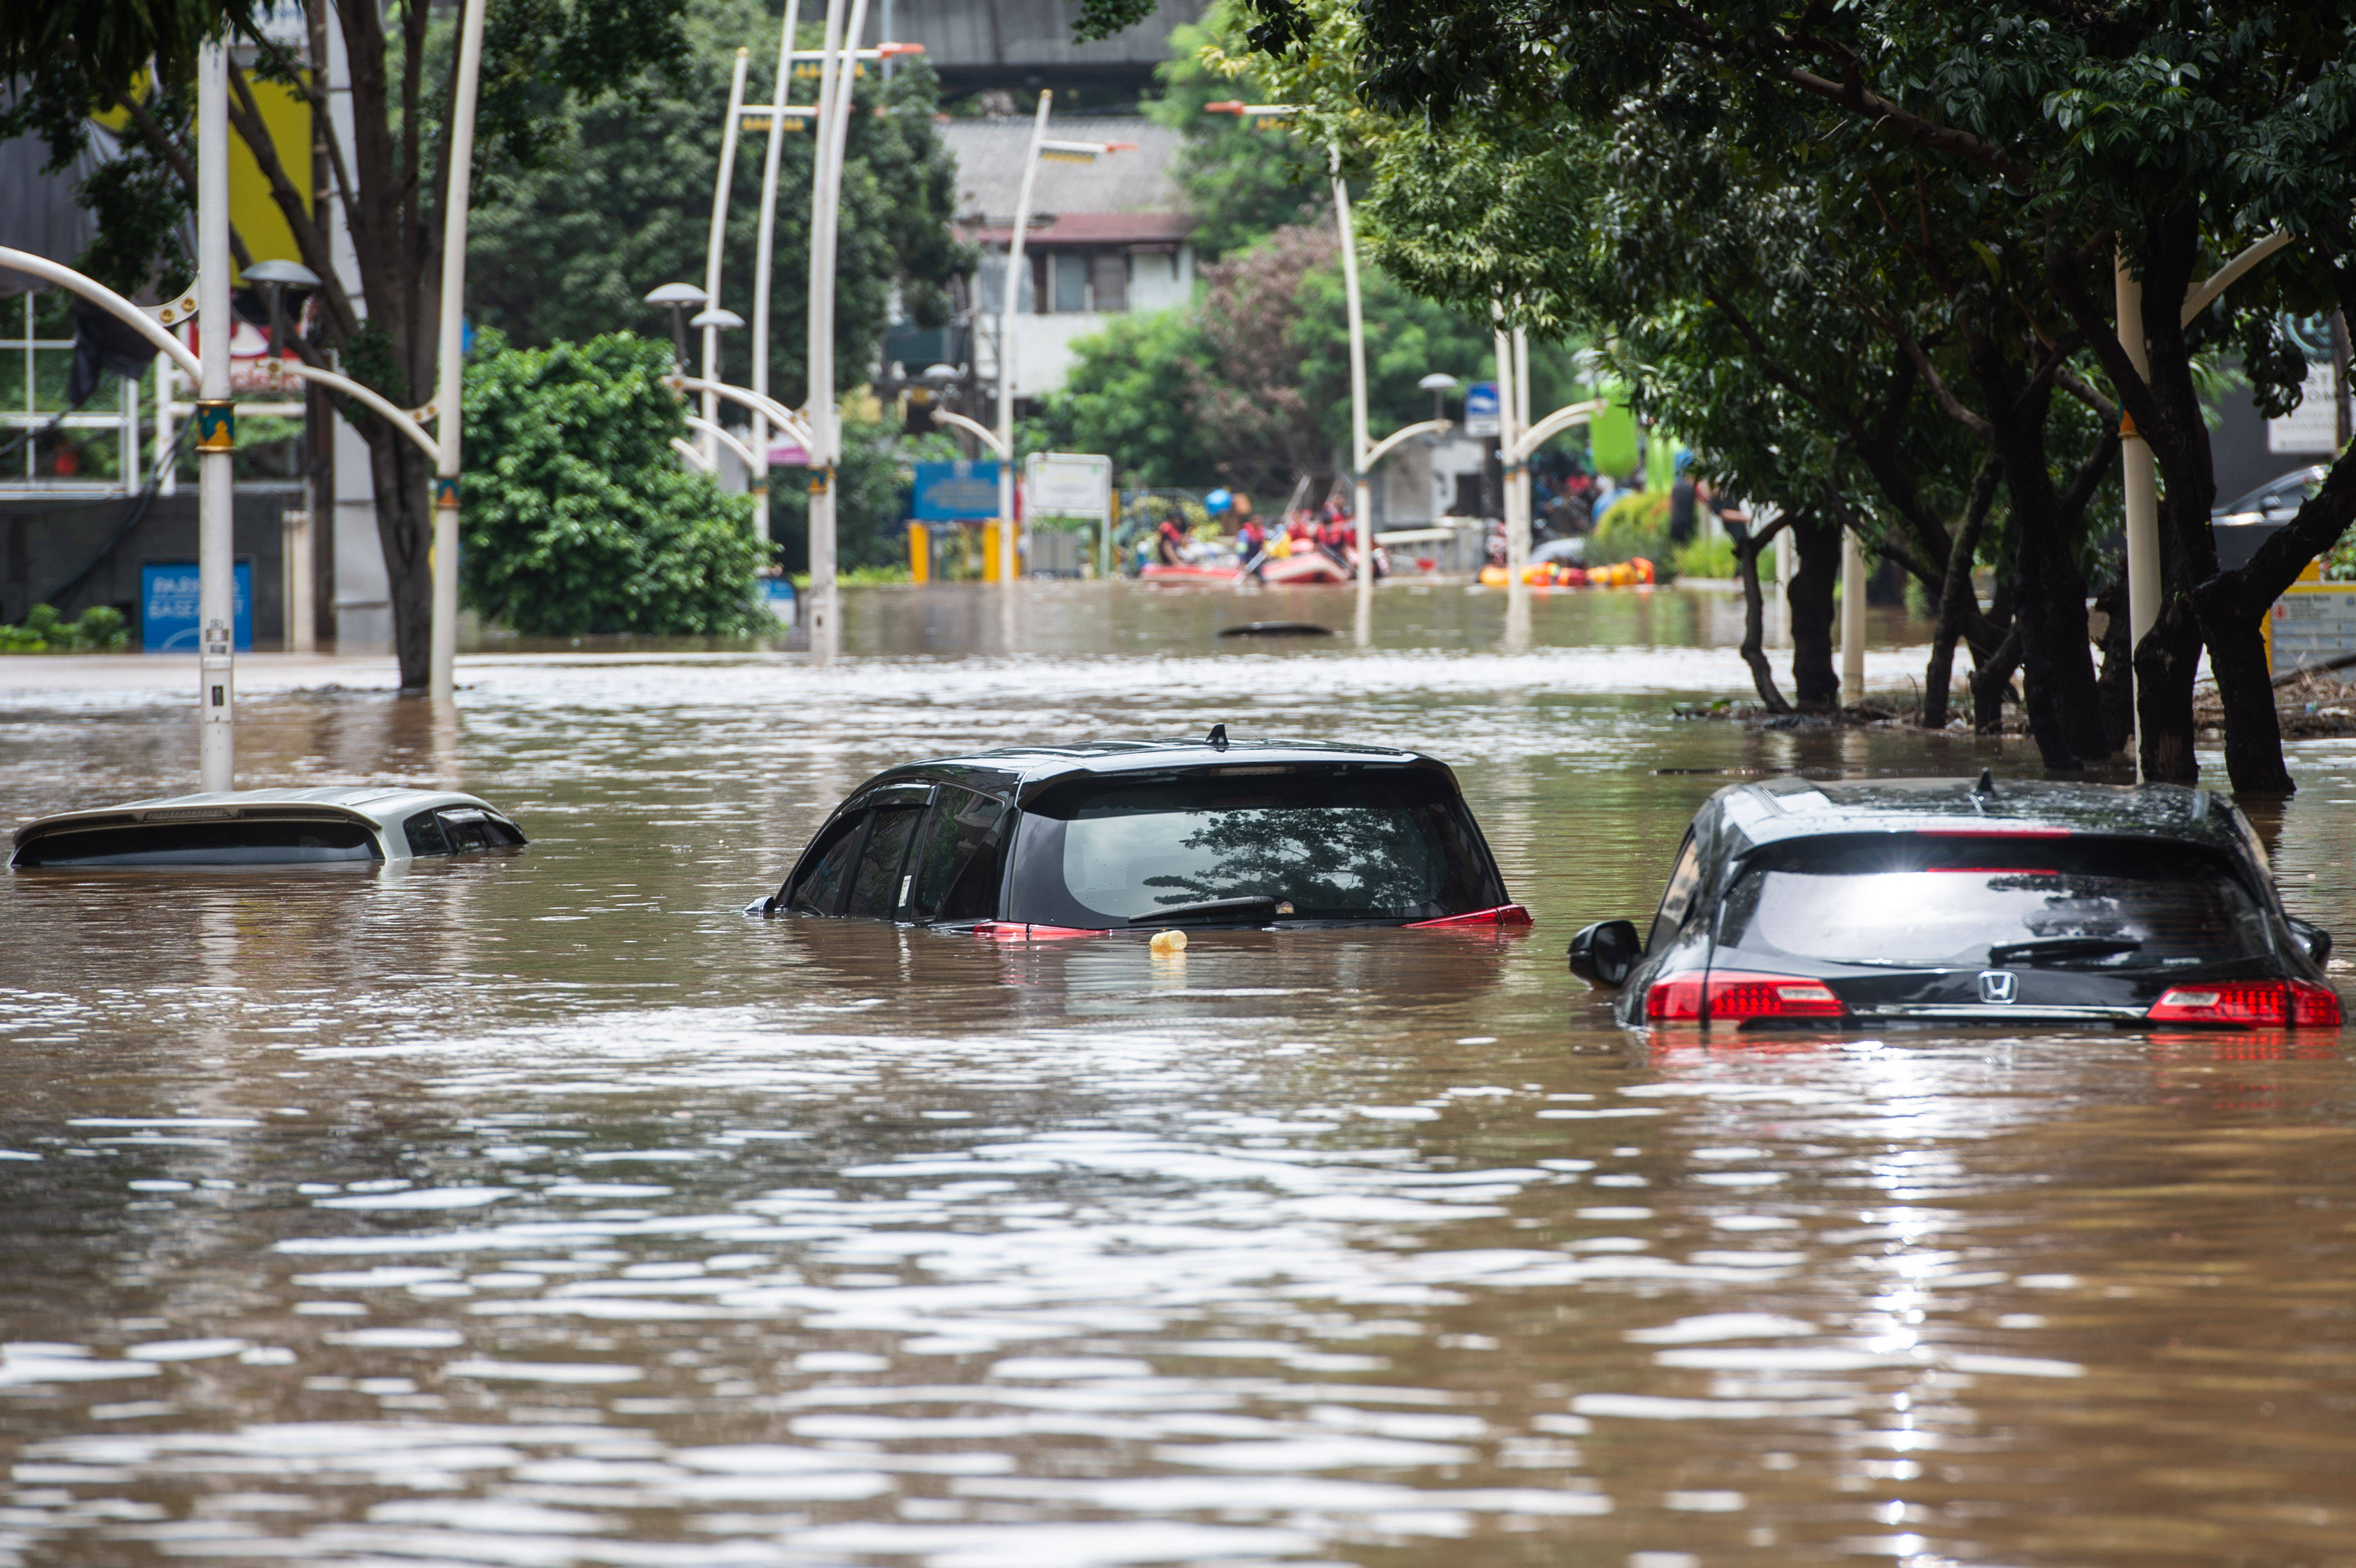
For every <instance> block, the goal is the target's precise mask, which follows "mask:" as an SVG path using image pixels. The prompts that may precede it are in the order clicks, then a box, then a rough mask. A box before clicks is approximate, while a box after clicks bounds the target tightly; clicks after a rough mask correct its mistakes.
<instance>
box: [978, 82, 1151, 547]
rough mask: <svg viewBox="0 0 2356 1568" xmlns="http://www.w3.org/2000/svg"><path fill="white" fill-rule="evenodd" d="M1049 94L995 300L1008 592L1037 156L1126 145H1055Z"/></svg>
mask: <svg viewBox="0 0 2356 1568" xmlns="http://www.w3.org/2000/svg"><path fill="white" fill-rule="evenodd" d="M1054 104H1055V94H1054V93H1053V92H1052V91H1047V90H1046V89H1044V88H1043V89H1041V90H1040V93H1039V111H1038V112H1037V113H1036V114H1035V115H1033V117H1032V121H1031V145H1030V147H1029V149H1028V150H1027V151H1025V152H1024V154H1023V186H1022V189H1021V191H1020V193H1019V194H1018V195H1017V196H1016V197H1015V199H1014V232H1013V233H1012V236H1011V237H1010V238H1009V239H1008V240H1007V245H1006V278H1005V282H1004V283H1003V285H1002V286H1001V288H1000V289H999V297H998V440H997V443H996V446H997V449H998V452H999V460H998V548H999V550H1000V555H999V560H1000V562H1001V565H1000V571H999V583H1000V586H1001V587H1004V588H1012V587H1013V586H1014V578H1015V574H1016V573H1017V572H1018V571H1020V570H1021V566H1020V557H1019V555H1018V552H1017V549H1016V546H1015V540H1014V367H1015V350H1014V315H1015V306H1016V305H1017V304H1019V303H1020V302H1021V300H1022V298H1023V240H1025V239H1026V238H1027V237H1028V235H1029V231H1030V228H1031V195H1032V192H1033V190H1035V189H1036V188H1037V187H1038V181H1039V161H1040V159H1041V157H1042V156H1046V157H1055V158H1063V159H1070V160H1074V161H1077V162H1083V163H1087V162H1094V161H1095V160H1096V159H1098V158H1099V157H1102V156H1103V155H1105V154H1107V153H1117V152H1121V151H1124V150H1126V149H1127V148H1128V147H1129V146H1130V144H1128V143H1126V142H1061V141H1053V140H1050V139H1049V137H1048V135H1047V115H1048V113H1049V112H1050V110H1051V109H1052V108H1053V107H1054Z"/></svg>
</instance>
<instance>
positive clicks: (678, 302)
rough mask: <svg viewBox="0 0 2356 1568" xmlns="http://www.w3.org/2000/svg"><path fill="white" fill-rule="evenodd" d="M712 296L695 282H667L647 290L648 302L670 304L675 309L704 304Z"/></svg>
mask: <svg viewBox="0 0 2356 1568" xmlns="http://www.w3.org/2000/svg"><path fill="white" fill-rule="evenodd" d="M709 297H710V296H708V295H706V294H705V293H704V292H703V291H702V290H701V289H699V288H697V287H696V286H695V285H694V284H693V283H665V284H663V285H662V286H661V287H660V288H655V289H648V291H647V303H648V304H663V305H669V306H670V307H672V308H673V309H674V310H676V309H680V308H683V307H685V306H687V305H691V304H703V303H705V301H706V300H707V299H708V298H709Z"/></svg>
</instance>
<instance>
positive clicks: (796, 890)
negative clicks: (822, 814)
mask: <svg viewBox="0 0 2356 1568" xmlns="http://www.w3.org/2000/svg"><path fill="white" fill-rule="evenodd" d="M866 826H867V813H866V812H864V811H847V812H844V813H843V814H842V815H841V816H839V817H837V818H835V820H834V822H833V823H832V824H831V825H830V827H828V828H827V829H826V831H825V833H824V834H823V835H822V836H821V837H819V841H818V842H817V843H816V844H813V845H811V846H810V853H809V854H808V855H806V856H804V857H803V859H802V869H801V874H800V875H798V876H797V877H796V878H795V879H794V881H793V886H791V887H789V888H787V890H786V896H785V897H784V899H782V900H781V901H780V905H781V907H783V908H784V909H786V910H787V911H788V912H791V913H794V914H840V913H841V912H842V890H843V887H844V885H845V884H846V883H848V882H849V881H850V880H851V861H852V859H853V858H854V857H856V856H857V855H858V853H859V840H860V836H861V830H862V828H864V827H866Z"/></svg>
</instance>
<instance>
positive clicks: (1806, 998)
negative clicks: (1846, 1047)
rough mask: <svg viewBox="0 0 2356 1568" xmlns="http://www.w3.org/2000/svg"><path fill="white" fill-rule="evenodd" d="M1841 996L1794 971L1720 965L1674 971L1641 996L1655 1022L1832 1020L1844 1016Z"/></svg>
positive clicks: (1845, 1011) (1820, 982) (1845, 1010)
mask: <svg viewBox="0 0 2356 1568" xmlns="http://www.w3.org/2000/svg"><path fill="white" fill-rule="evenodd" d="M1847 1012H1848V1009H1847V1008H1844V1007H1842V1006H1841V999H1840V998H1839V997H1836V996H1834V995H1833V993H1832V988H1831V987H1828V986H1826V984H1825V983H1824V982H1823V981H1822V980H1809V979H1804V978H1802V977H1801V976H1796V975H1752V974H1748V973H1745V972H1743V971H1741V970H1739V969H1720V970H1716V971H1714V972H1712V973H1711V974H1710V976H1708V979H1707V980H1705V979H1704V978H1703V977H1702V976H1698V975H1676V976H1670V977H1669V978H1667V979H1665V980H1659V981H1656V982H1655V983H1654V986H1653V988H1652V989H1651V990H1650V991H1649V992H1647V993H1646V994H1645V997H1644V1017H1645V1018H1646V1019H1650V1020H1652V1021H1655V1022H1660V1023H1674V1022H1677V1021H1679V1020H1695V1019H1705V1018H1706V1019H1709V1020H1710V1021H1713V1022H1715V1021H1717V1020H1719V1019H1725V1020H1727V1021H1729V1022H1740V1021H1742V1020H1744V1019H1837V1018H1843V1017H1846V1016H1847Z"/></svg>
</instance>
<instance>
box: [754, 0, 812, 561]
mask: <svg viewBox="0 0 2356 1568" xmlns="http://www.w3.org/2000/svg"><path fill="white" fill-rule="evenodd" d="M800 19H801V0H786V16H785V21H784V23H783V24H782V25H781V26H780V27H779V28H778V30H777V80H776V90H775V91H773V92H772V93H771V94H770V105H769V143H768V146H767V149H766V151H764V152H763V153H762V155H761V227H760V230H759V235H758V238H756V239H755V240H754V242H753V379H752V387H753V389H754V390H755V391H756V392H758V393H760V394H761V395H762V396H763V397H767V396H768V395H769V278H770V272H771V269H772V267H773V265H774V263H775V261H776V248H777V156H778V154H779V152H780V150H781V149H782V148H783V147H784V145H785V143H784V141H783V140H782V138H783V137H784V135H785V133H786V105H787V103H789V102H791V101H793V83H794V29H795V28H796V27H798V25H799V23H800ZM749 444H750V445H751V446H752V448H753V450H754V451H755V452H756V453H760V454H761V466H760V469H759V471H758V472H756V473H755V475H753V528H754V531H755V532H756V533H758V534H759V535H760V536H761V537H762V538H763V539H767V538H768V537H769V421H767V420H766V418H764V417H763V416H762V415H761V414H759V413H758V412H755V414H754V415H753V439H752V441H751V442H750V443H749ZM810 461H811V462H816V461H817V460H816V459H815V458H812V459H810Z"/></svg>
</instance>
